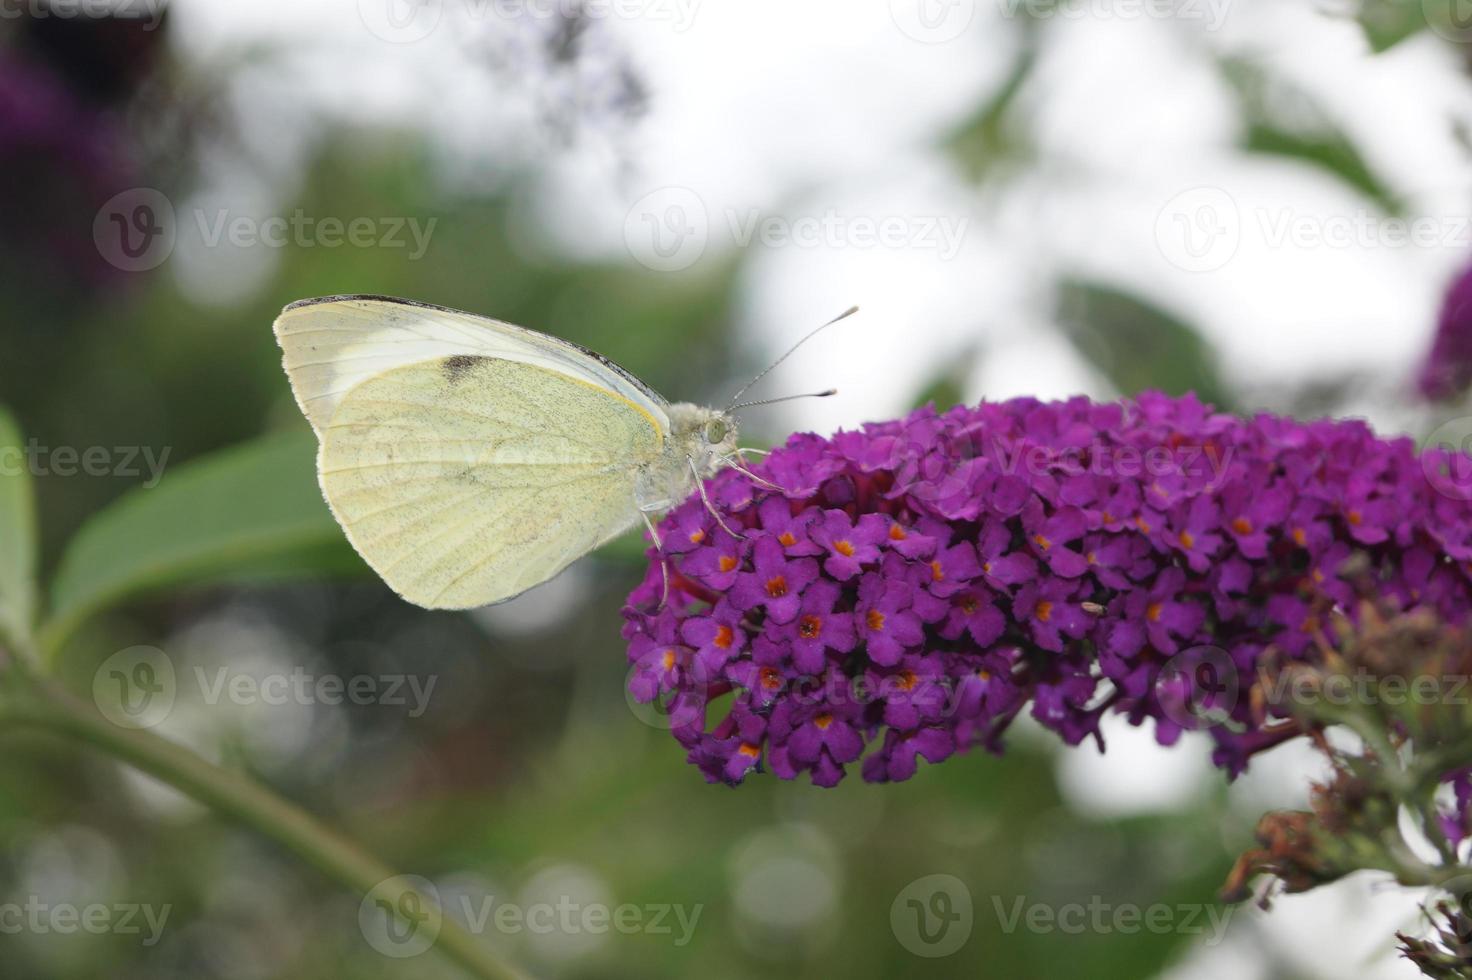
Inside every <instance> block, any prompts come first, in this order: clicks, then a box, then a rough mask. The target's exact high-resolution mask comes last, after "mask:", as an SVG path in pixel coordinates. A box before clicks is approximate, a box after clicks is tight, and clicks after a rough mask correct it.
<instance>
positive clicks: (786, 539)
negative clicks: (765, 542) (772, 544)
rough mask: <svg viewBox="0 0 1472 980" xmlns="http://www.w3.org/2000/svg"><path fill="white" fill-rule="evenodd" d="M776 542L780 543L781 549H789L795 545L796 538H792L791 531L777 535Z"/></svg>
mask: <svg viewBox="0 0 1472 980" xmlns="http://www.w3.org/2000/svg"><path fill="white" fill-rule="evenodd" d="M777 540H778V541H779V542H781V544H782V547H784V548H791V547H792V546H793V545H795V544H797V538H796V537H794V536H793V534H792V532H791V531H783V532H782V533H781V534H779V535H777Z"/></svg>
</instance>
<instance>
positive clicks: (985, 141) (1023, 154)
mask: <svg viewBox="0 0 1472 980" xmlns="http://www.w3.org/2000/svg"><path fill="white" fill-rule="evenodd" d="M1037 54H1038V53H1037V47H1036V44H1035V43H1033V41H1032V40H1031V35H1030V34H1029V35H1028V36H1027V40H1026V41H1025V43H1024V45H1023V47H1022V49H1021V51H1020V52H1019V53H1018V55H1017V57H1016V59H1015V60H1014V61H1013V63H1012V68H1011V70H1010V71H1009V72H1008V73H1007V76H1006V78H1004V79H1003V80H1002V84H1001V85H1000V86H999V87H998V88H997V90H996V91H995V92H993V93H992V94H991V96H990V97H989V98H987V100H986V101H985V102H983V103H982V104H981V105H980V106H978V107H977V109H976V111H975V112H974V113H972V115H971V116H970V118H968V119H967V120H966V121H964V122H963V123H961V125H960V126H959V127H957V128H956V130H955V131H954V132H953V133H951V134H950V136H949V137H948V138H947V139H946V142H945V145H946V149H947V150H949V151H950V153H951V155H952V156H953V157H954V158H955V160H956V161H957V162H958V163H959V164H960V165H961V166H962V168H963V169H964V170H965V171H966V172H967V175H968V176H969V177H970V178H971V179H972V180H973V181H977V180H980V179H982V178H983V177H986V176H988V175H990V174H991V173H992V172H994V171H996V170H998V169H1000V168H1004V167H1007V166H1008V165H1011V166H1014V167H1021V166H1022V165H1024V164H1025V163H1026V162H1027V160H1028V159H1029V158H1030V157H1031V155H1032V153H1033V147H1032V146H1031V145H1030V143H1029V141H1028V137H1027V134H1026V130H1025V128H1024V127H1023V126H1022V125H1020V124H1019V122H1018V119H1017V111H1018V110H1017V103H1018V97H1019V96H1020V94H1021V92H1022V90H1023V87H1024V86H1025V85H1026V83H1027V81H1028V79H1030V78H1031V77H1032V70H1033V66H1034V65H1035V64H1036V62H1037Z"/></svg>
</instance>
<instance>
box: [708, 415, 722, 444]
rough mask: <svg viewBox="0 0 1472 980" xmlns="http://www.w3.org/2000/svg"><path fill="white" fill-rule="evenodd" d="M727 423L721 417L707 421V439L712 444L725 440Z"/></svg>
mask: <svg viewBox="0 0 1472 980" xmlns="http://www.w3.org/2000/svg"><path fill="white" fill-rule="evenodd" d="M725 438H726V423H724V422H722V421H721V420H720V419H712V420H711V421H709V422H707V423H705V441H706V442H708V443H710V444H711V445H716V444H717V443H720V442H723V441H725Z"/></svg>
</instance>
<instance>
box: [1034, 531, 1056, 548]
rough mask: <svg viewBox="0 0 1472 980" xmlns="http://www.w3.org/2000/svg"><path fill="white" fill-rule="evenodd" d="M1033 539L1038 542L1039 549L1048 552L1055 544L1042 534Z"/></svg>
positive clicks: (1035, 535)
mask: <svg viewBox="0 0 1472 980" xmlns="http://www.w3.org/2000/svg"><path fill="white" fill-rule="evenodd" d="M1032 539H1033V540H1034V541H1036V542H1037V543H1038V547H1039V548H1042V549H1043V550H1044V551H1047V550H1048V549H1049V548H1051V547H1053V542H1051V541H1049V540H1048V539H1047V538H1046V537H1044V536H1043V535H1041V534H1034V535H1033V536H1032Z"/></svg>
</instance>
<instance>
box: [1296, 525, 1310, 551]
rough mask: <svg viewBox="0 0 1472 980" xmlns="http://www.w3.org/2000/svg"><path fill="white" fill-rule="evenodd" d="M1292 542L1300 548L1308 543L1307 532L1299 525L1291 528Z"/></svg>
mask: <svg viewBox="0 0 1472 980" xmlns="http://www.w3.org/2000/svg"><path fill="white" fill-rule="evenodd" d="M1293 543H1294V544H1296V545H1298V546H1299V547H1300V548H1302V547H1303V546H1304V545H1306V544H1308V532H1307V531H1305V530H1304V529H1303V528H1301V527H1295V528H1294V529H1293Z"/></svg>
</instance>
